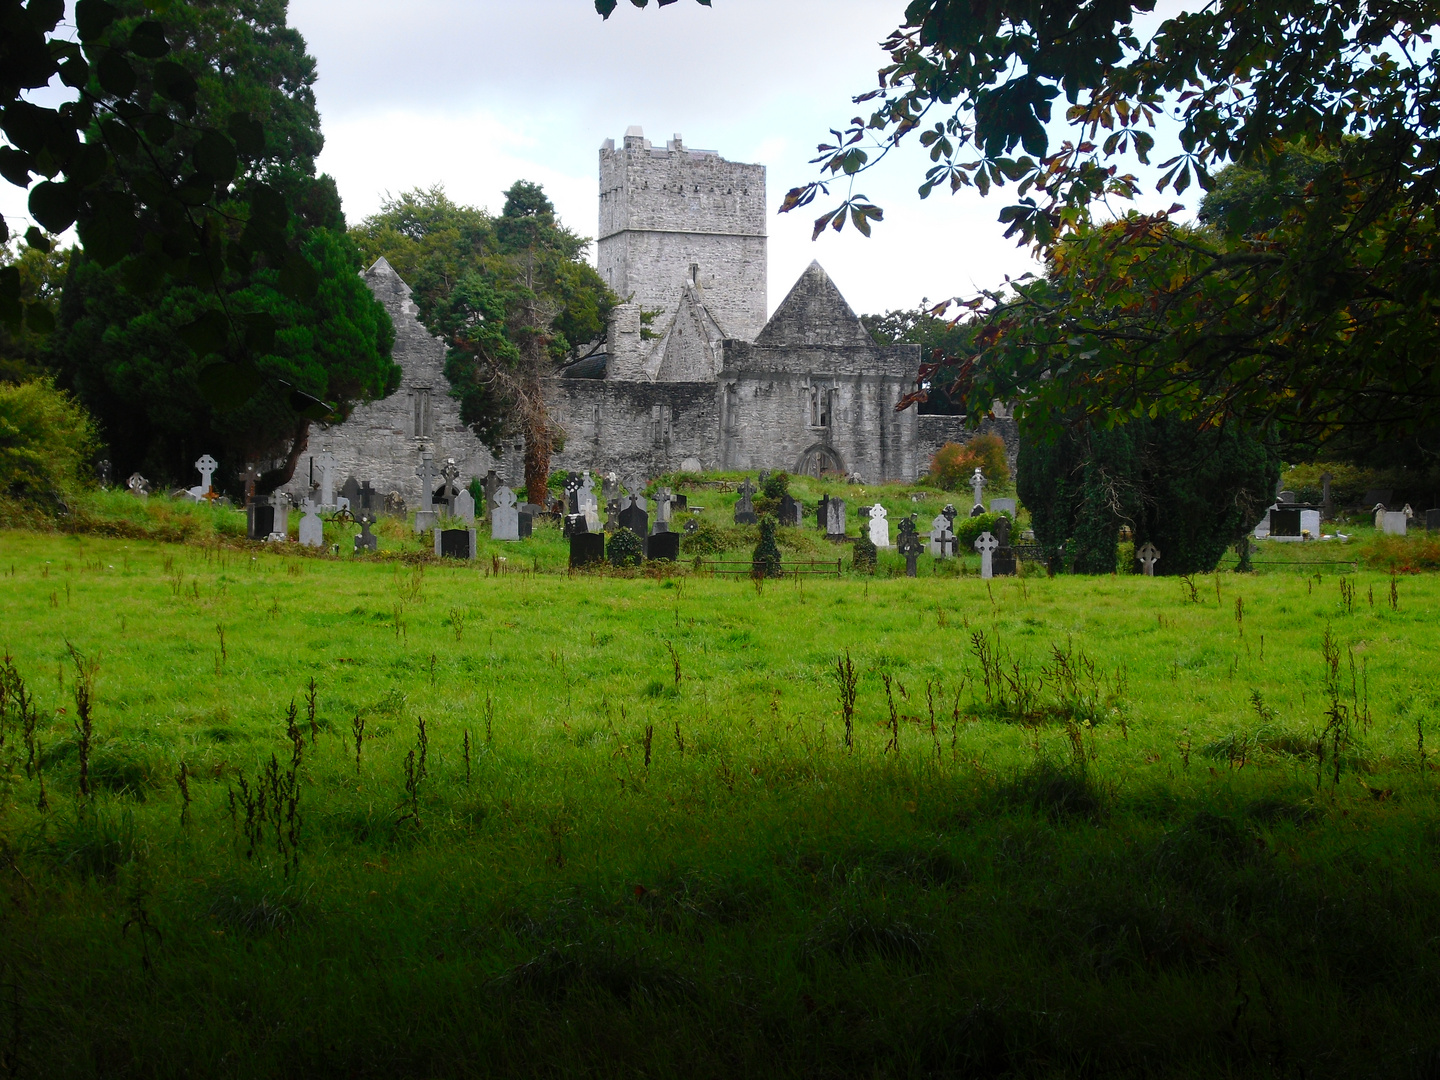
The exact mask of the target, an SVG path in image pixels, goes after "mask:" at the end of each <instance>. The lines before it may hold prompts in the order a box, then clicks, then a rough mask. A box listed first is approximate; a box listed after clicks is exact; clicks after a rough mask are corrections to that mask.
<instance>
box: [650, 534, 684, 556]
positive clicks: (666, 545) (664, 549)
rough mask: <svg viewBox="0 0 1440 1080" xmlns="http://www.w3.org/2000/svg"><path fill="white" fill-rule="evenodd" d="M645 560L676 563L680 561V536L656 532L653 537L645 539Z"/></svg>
mask: <svg viewBox="0 0 1440 1080" xmlns="http://www.w3.org/2000/svg"><path fill="white" fill-rule="evenodd" d="M645 558H646V559H647V560H656V559H659V560H664V561H666V562H678V561H679V560H680V534H679V533H674V532H657V533H656V534H655V535H654V536H647V537H645Z"/></svg>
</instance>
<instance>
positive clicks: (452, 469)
mask: <svg viewBox="0 0 1440 1080" xmlns="http://www.w3.org/2000/svg"><path fill="white" fill-rule="evenodd" d="M459 479H460V469H459V467H458V466H457V465H456V464H455V459H454V458H446V459H445V465H444V467H443V468H442V469H441V470H440V487H439V488H438V489H437V490H436V497H435V498H433V499H432V500H431V502H432V504H434V503H444V504H445V506H444V512H445V513H447V514H449V515H450V516H451V517H455V500H456V498H458V497H459V495H460V484H459V482H458V481H459Z"/></svg>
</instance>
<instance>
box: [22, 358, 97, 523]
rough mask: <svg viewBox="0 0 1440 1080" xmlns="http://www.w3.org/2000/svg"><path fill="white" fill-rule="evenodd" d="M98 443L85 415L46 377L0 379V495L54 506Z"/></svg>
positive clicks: (77, 482)
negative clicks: (13, 383)
mask: <svg viewBox="0 0 1440 1080" xmlns="http://www.w3.org/2000/svg"><path fill="white" fill-rule="evenodd" d="M98 445H99V439H98V438H97V436H96V433H95V424H94V422H93V421H92V420H91V419H90V415H89V414H88V413H87V412H86V411H85V410H84V409H83V408H81V407H80V406H79V405H78V404H77V403H76V402H75V401H74V399H72V398H71V397H70V395H68V394H66V393H64V392H63V391H60V390H57V389H55V384H54V383H53V382H51V381H50V380H49V379H37V380H34V381H33V382H27V383H21V384H20V385H18V386H9V385H0V497H8V498H11V499H16V500H19V501H22V502H29V503H36V504H43V505H48V506H52V507H54V506H57V505H58V504H60V503H62V502H63V501H64V497H65V496H66V495H67V494H70V493H73V492H75V491H77V490H78V489H79V488H81V487H82V486H84V483H85V472H86V469H87V467H88V463H89V460H90V456H91V454H93V453H94V451H95V449H96V447H97V446H98Z"/></svg>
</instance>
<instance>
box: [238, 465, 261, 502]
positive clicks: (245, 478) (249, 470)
mask: <svg viewBox="0 0 1440 1080" xmlns="http://www.w3.org/2000/svg"><path fill="white" fill-rule="evenodd" d="M259 479H260V473H259V471H258V470H257V469H256V468H255V466H254V465H251V464H248V463H247V464H246V465H245V471H244V472H242V473H241V474H240V482H241V483H242V484H244V485H245V501H246V502H247V503H248V502H249V501H250V500H251V499H253V498H255V482H256V481H257V480H259Z"/></svg>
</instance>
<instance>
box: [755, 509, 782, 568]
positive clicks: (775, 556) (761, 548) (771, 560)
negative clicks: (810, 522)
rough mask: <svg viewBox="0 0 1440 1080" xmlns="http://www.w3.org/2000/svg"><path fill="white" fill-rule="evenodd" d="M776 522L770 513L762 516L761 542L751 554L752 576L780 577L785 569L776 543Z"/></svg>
mask: <svg viewBox="0 0 1440 1080" xmlns="http://www.w3.org/2000/svg"><path fill="white" fill-rule="evenodd" d="M775 529H776V522H775V519H774V518H773V517H771V516H770V515H769V514H765V515H763V516H762V517H761V518H760V542H759V543H758V544H756V545H755V551H754V553H753V554H752V555H751V556H750V567H751V570H750V573H751V576H752V577H767V578H778V577H780V576H782V574H783V570H782V567H781V563H780V548H779V546H777V545H776V543H775Z"/></svg>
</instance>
